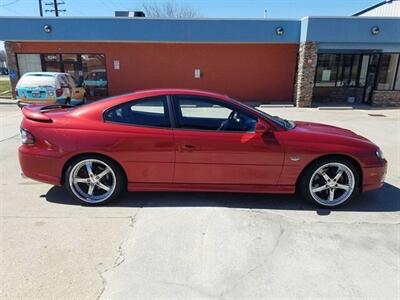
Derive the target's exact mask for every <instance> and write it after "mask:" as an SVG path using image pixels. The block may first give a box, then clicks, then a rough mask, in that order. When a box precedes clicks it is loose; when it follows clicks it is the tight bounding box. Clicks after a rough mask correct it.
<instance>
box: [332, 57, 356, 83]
mask: <svg viewBox="0 0 400 300" xmlns="http://www.w3.org/2000/svg"><path fill="white" fill-rule="evenodd" d="M359 63H360V56H359V55H357V54H343V55H340V58H339V64H338V80H337V82H336V86H356V85H357V75H358V68H359Z"/></svg>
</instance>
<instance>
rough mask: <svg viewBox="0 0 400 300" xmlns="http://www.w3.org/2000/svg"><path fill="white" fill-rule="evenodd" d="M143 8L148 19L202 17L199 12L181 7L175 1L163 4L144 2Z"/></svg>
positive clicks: (185, 6)
mask: <svg viewBox="0 0 400 300" xmlns="http://www.w3.org/2000/svg"><path fill="white" fill-rule="evenodd" d="M142 7H143V10H144V13H145V14H146V17H150V18H170V19H185V18H188V19H190V18H195V17H199V16H200V14H199V12H198V11H197V10H195V9H194V8H193V7H192V6H189V5H179V4H177V3H175V2H173V1H168V2H165V3H163V4H159V3H156V2H144V3H143V4H142Z"/></svg>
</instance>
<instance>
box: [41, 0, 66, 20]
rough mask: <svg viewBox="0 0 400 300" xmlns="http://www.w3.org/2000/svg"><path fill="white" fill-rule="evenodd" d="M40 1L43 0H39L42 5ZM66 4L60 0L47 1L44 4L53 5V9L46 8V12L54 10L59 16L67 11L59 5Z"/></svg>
mask: <svg viewBox="0 0 400 300" xmlns="http://www.w3.org/2000/svg"><path fill="white" fill-rule="evenodd" d="M40 3H41V0H39V5H41V4H40ZM64 4H65V2H64V1H61V2H58V0H54V1H53V2H45V3H44V5H46V6H50V7H52V8H51V9H46V10H45V12H54V15H55V16H56V17H58V16H59V13H60V12H64V13H65V12H66V11H67V10H66V9H59V7H58V6H59V5H64Z"/></svg>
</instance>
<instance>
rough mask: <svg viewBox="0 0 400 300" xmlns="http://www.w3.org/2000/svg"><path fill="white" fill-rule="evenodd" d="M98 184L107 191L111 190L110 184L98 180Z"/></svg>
mask: <svg viewBox="0 0 400 300" xmlns="http://www.w3.org/2000/svg"><path fill="white" fill-rule="evenodd" d="M96 185H97V186H98V187H99V188H101V189H103V190H105V191H107V192H108V191H109V190H110V187H109V186H106V185H105V184H103V183H101V182H100V181H98V182H97V183H96Z"/></svg>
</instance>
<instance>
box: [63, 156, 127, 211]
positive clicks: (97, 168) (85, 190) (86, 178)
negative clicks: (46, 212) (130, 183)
mask: <svg viewBox="0 0 400 300" xmlns="http://www.w3.org/2000/svg"><path fill="white" fill-rule="evenodd" d="M65 179H66V180H65V185H66V188H67V190H68V191H69V192H70V194H71V195H72V196H73V197H74V198H75V199H76V200H78V201H80V202H83V203H85V204H89V205H100V204H104V203H106V202H109V201H111V200H113V199H115V198H117V197H118V196H119V194H120V193H121V191H122V190H123V187H124V175H123V171H122V170H121V168H120V167H119V166H118V165H117V164H116V163H114V162H113V161H112V160H110V159H106V158H104V157H100V156H95V155H93V156H86V157H81V158H79V159H77V160H74V161H73V162H72V163H71V164H70V165H69V167H68V169H67V172H66V176H65Z"/></svg>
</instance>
